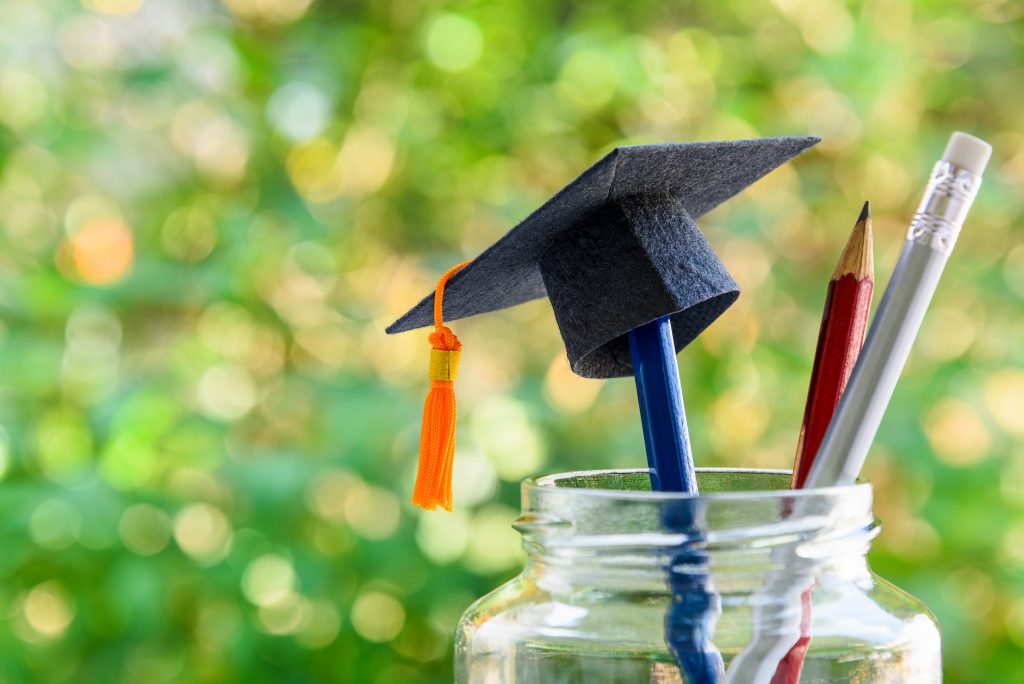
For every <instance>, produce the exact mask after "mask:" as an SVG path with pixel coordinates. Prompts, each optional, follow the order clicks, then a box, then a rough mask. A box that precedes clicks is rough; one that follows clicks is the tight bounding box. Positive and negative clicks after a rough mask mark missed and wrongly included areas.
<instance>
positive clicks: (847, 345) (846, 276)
mask: <svg viewBox="0 0 1024 684" xmlns="http://www.w3.org/2000/svg"><path fill="white" fill-rule="evenodd" d="M872 252H873V247H872V242H871V203H870V202H865V203H864V208H863V209H862V210H861V212H860V217H858V218H857V224H856V225H855V226H854V227H853V233H852V234H851V235H850V239H849V241H848V242H847V243H846V248H845V249H844V250H843V254H842V256H840V257H839V264H837V265H836V270H835V272H834V273H833V274H832V280H831V281H829V284H828V293H827V294H826V296H825V312H824V313H823V314H822V318H821V329H820V330H819V331H818V348H817V350H816V351H815V353H814V366H813V369H812V371H811V384H810V387H809V388H808V390H807V404H806V407H805V408H804V420H803V424H802V425H801V426H800V441H799V442H798V443H797V448H796V464H795V465H794V467H793V479H792V481H791V483H790V486H791V487H792V488H793V489H800V488H801V487H803V486H804V481H806V480H807V474H808V473H809V472H810V470H811V465H813V463H814V457H815V455H816V454H817V453H818V448H819V447H820V446H821V440H822V439H824V437H825V431H826V430H827V429H828V424H829V421H830V420H832V414H833V413H835V410H836V406H838V405H839V397H840V396H842V394H843V390H844V389H846V383H847V381H848V380H849V379H850V374H851V373H852V372H853V366H854V364H855V363H856V362H857V356H858V355H859V354H860V348H861V346H862V345H863V344H864V331H865V330H866V329H867V325H868V310H869V309H870V308H871V292H872V290H873V289H874V284H875V276H874V271H875V260H874V257H873V256H872Z"/></svg>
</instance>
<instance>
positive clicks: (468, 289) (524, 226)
mask: <svg viewBox="0 0 1024 684" xmlns="http://www.w3.org/2000/svg"><path fill="white" fill-rule="evenodd" d="M817 142H818V138H812V137H799V138H795V137H794V138H760V139H757V140H736V141H727V142H700V143H687V144H666V145H637V146H632V147H619V148H616V149H614V150H612V151H611V152H610V153H609V154H608V155H606V156H605V157H604V158H603V159H601V160H600V161H599V162H597V163H596V164H594V165H593V166H591V167H590V168H589V169H587V170H586V171H584V172H583V174H582V175H580V177H579V178H577V179H576V180H574V181H573V182H572V183H570V184H569V185H567V186H566V187H565V188H563V189H562V190H561V191H559V192H558V193H557V194H556V195H555V196H554V197H552V198H551V199H549V200H548V201H547V202H545V203H544V204H543V205H542V206H541V207H540V208H539V209H537V210H536V211H535V212H533V213H532V214H530V215H529V216H528V217H527V218H526V219H525V220H523V221H522V222H521V223H520V224H519V225H517V226H515V227H514V228H513V229H512V230H510V231H509V232H508V233H506V234H505V235H504V236H503V237H502V238H501V239H500V240H498V241H497V242H496V243H494V244H493V245H492V246H491V247H489V248H488V249H487V250H485V251H484V252H483V253H482V254H481V255H480V256H478V257H477V258H476V259H474V260H473V261H471V262H470V263H468V264H467V265H466V266H465V267H463V268H462V269H461V270H460V271H459V272H458V273H456V274H455V276H454V277H453V278H452V279H451V280H450V281H449V283H448V285H447V287H446V289H445V293H444V319H445V321H452V320H457V319H460V318H466V317H467V316H473V315H476V314H479V313H485V312H488V311H495V310H498V309H504V308H506V307H509V306H514V305H516V304H521V303H522V302H525V301H528V300H531V299H536V298H537V297H543V296H547V297H548V298H549V299H550V300H551V306H552V308H553V309H554V312H555V320H556V321H557V322H558V328H559V330H560V331H561V333H562V339H563V341H564V342H565V348H566V352H567V353H568V356H569V364H570V366H571V367H572V369H573V370H574V371H575V372H576V373H578V374H579V375H582V376H584V377H589V378H610V377H617V376H622V375H630V374H632V372H633V367H632V363H631V360H630V352H629V343H628V340H627V338H626V333H628V332H629V331H630V330H632V329H634V328H637V327H639V326H641V325H643V324H645V323H649V322H651V321H653V320H655V319H657V318H661V317H662V316H669V317H670V320H671V322H672V332H673V334H674V337H675V344H676V351H678V350H680V349H682V348H683V347H685V346H686V345H687V344H689V343H690V342H691V341H693V339H694V338H695V337H697V335H699V334H700V333H701V331H703V330H704V328H706V327H707V326H708V325H710V324H711V322H712V321H714V320H715V319H716V318H718V316H719V315H721V313H722V312H723V311H725V310H726V309H727V308H728V307H729V306H730V305H731V304H732V303H733V302H734V301H735V300H736V297H737V296H738V295H739V287H738V286H737V285H736V283H735V281H734V280H733V279H732V277H731V276H730V275H729V273H728V271H726V269H725V267H724V266H723V265H722V262H721V261H719V259H718V257H717V256H716V255H715V253H714V251H712V249H711V247H710V246H709V245H708V243H707V241H706V240H705V239H704V235H703V234H702V233H701V231H700V228H698V227H697V224H696V223H695V222H694V221H695V219H697V218H700V217H701V216H702V215H703V214H705V213H706V212H708V211H710V210H711V209H713V208H714V207H716V206H717V205H719V204H721V203H722V202H724V201H725V200H727V199H729V198H730V197H732V196H733V195H735V194H736V193H738V192H739V191H741V190H743V189H744V188H745V187H747V186H748V185H750V184H751V183H753V182H754V181H756V180H758V179H759V178H761V177H762V176H764V175H765V174H766V173H768V172H769V171H771V170H772V169H774V168H776V167H777V166H780V165H781V164H783V163H785V162H786V161H788V160H789V159H792V158H793V157H795V156H796V155H797V154H799V153H800V152H803V151H804V150H806V149H807V148H808V147H811V146H812V145H814V144H815V143H817ZM433 302H434V295H433V294H430V295H428V296H427V297H426V298H425V299H423V301H421V302H420V303H419V304H417V305H416V306H414V307H413V308H412V309H411V310H410V311H409V312H408V313H406V314H405V315H404V316H402V317H401V318H399V319H398V320H397V321H395V322H394V323H392V324H391V326H390V327H388V329H387V332H388V333H398V332H403V331H406V330H412V329H414V328H422V327H425V326H428V325H432V324H433Z"/></svg>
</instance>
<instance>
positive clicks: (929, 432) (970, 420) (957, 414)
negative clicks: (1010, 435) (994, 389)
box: [924, 399, 992, 467]
mask: <svg viewBox="0 0 1024 684" xmlns="http://www.w3.org/2000/svg"><path fill="white" fill-rule="evenodd" d="M924 431H925V436H927V437H928V442H929V443H930V444H931V447H932V450H933V451H934V452H935V456H936V457H937V458H938V459H939V460H940V461H942V462H943V463H946V464H948V465H952V466H960V467H963V466H969V465H973V464H975V463H977V462H978V461H980V460H981V459H983V458H985V456H986V455H988V450H989V446H990V445H991V441H992V440H991V436H990V435H989V431H988V428H986V427H985V424H984V423H983V422H982V420H981V416H979V415H978V412H977V410H976V409H975V408H974V406H972V405H971V404H969V403H967V402H966V401H963V400H961V399H943V400H942V401H940V402H938V403H937V404H935V405H934V406H933V407H932V408H931V410H930V411H928V414H927V416H925V420H924Z"/></svg>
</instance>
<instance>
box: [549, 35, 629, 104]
mask: <svg viewBox="0 0 1024 684" xmlns="http://www.w3.org/2000/svg"><path fill="white" fill-rule="evenodd" d="M618 86H619V72H618V69H617V68H616V65H615V63H614V62H613V61H612V60H611V59H610V58H609V57H608V56H607V55H606V54H605V53H604V52H602V51H600V50H596V49H590V48H587V49H583V50H578V51H577V52H574V53H573V54H572V56H570V57H569V59H568V60H567V61H566V63H565V65H564V66H563V67H562V72H561V74H560V75H559V77H558V91H559V92H560V93H561V94H562V96H563V97H564V98H565V99H566V100H567V101H568V102H570V103H571V104H573V105H575V106H576V107H578V108H579V109H582V110H584V111H591V110H596V109H600V108H601V107H603V106H604V105H606V104H608V102H610V101H611V99H612V97H614V96H615V91H616V90H617V89H618Z"/></svg>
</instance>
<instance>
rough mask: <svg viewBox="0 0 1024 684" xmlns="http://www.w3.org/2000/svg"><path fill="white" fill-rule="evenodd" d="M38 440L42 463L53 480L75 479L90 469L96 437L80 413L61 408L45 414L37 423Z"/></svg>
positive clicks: (45, 471) (38, 451) (41, 466)
mask: <svg viewBox="0 0 1024 684" xmlns="http://www.w3.org/2000/svg"><path fill="white" fill-rule="evenodd" d="M35 441H36V454H37V459H38V463H39V467H40V468H41V469H42V471H43V472H44V473H45V474H46V476H47V477H49V478H50V479H51V480H54V481H56V482H61V483H72V482H75V481H78V480H80V479H81V478H82V477H83V476H84V475H86V474H87V473H88V471H89V468H90V466H91V464H92V457H93V439H92V432H91V431H90V429H89V426H88V425H87V424H86V423H85V421H84V419H83V417H82V416H81V415H80V414H78V413H76V412H74V411H71V410H63V409H58V410H55V411H52V412H50V413H47V414H45V415H43V416H42V417H41V418H40V419H39V421H38V423H37V424H36V440H35Z"/></svg>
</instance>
